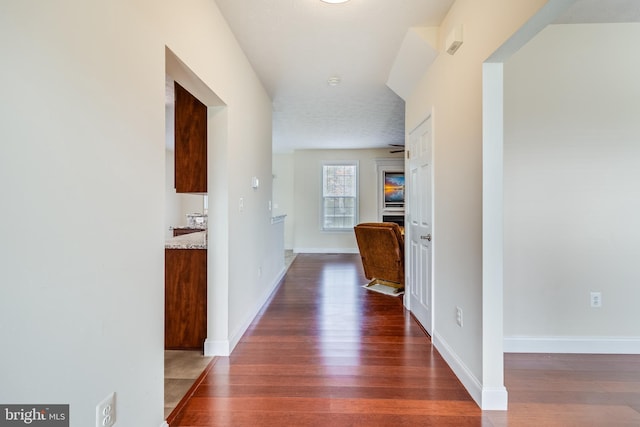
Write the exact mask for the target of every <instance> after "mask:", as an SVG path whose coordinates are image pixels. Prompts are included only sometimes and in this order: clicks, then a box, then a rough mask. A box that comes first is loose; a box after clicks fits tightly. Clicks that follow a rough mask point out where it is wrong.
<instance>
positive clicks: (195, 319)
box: [164, 249, 207, 350]
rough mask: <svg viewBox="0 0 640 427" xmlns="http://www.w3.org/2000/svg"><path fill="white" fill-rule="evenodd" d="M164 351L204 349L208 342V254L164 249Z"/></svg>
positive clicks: (196, 251)
mask: <svg viewBox="0 0 640 427" xmlns="http://www.w3.org/2000/svg"><path fill="white" fill-rule="evenodd" d="M164 253H165V257H164V263H165V264H164V265H165V302H164V306H165V309H164V310H165V312H164V347H165V349H167V350H179V349H182V350H189V349H203V347H204V341H205V339H206V338H207V250H206V249H165V251H164Z"/></svg>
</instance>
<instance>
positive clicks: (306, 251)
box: [293, 248, 360, 254]
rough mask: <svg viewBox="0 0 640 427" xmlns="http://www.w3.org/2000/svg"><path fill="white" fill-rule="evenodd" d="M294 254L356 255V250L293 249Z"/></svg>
mask: <svg viewBox="0 0 640 427" xmlns="http://www.w3.org/2000/svg"><path fill="white" fill-rule="evenodd" d="M293 252H294V253H296V254H357V253H360V251H359V250H358V248H293Z"/></svg>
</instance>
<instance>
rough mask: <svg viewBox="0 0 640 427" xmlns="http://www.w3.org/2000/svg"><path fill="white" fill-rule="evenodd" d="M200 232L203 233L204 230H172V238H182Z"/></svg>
mask: <svg viewBox="0 0 640 427" xmlns="http://www.w3.org/2000/svg"><path fill="white" fill-rule="evenodd" d="M200 231H205V229H204V228H174V229H173V237H176V236H183V235H185V234H191V233H198V232H200Z"/></svg>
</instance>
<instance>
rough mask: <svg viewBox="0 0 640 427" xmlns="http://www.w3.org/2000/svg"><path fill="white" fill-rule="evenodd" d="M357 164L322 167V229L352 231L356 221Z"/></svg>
mask: <svg viewBox="0 0 640 427" xmlns="http://www.w3.org/2000/svg"><path fill="white" fill-rule="evenodd" d="M357 177H358V164H357V163H353V162H352V163H325V164H323V165H322V229H323V230H349V231H351V230H353V227H354V226H355V225H356V223H357V220H358V182H357V181H358V180H357Z"/></svg>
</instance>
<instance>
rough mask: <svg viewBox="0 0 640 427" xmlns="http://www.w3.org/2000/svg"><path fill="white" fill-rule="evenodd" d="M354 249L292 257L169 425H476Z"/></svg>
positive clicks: (423, 341) (473, 412)
mask: <svg viewBox="0 0 640 427" xmlns="http://www.w3.org/2000/svg"><path fill="white" fill-rule="evenodd" d="M366 282H367V280H366V279H365V278H364V276H363V274H362V268H361V264H360V259H359V256H358V255H357V254H355V255H354V254H349V255H345V254H336V255H333V254H328V255H318V254H314V255H308V254H300V255H298V256H297V258H296V260H295V261H294V263H293V264H292V266H291V267H290V269H289V271H288V272H287V275H286V277H285V278H284V280H283V283H282V284H281V286H280V288H279V289H278V290H277V291H276V293H275V294H274V296H273V298H272V300H271V301H270V303H269V304H268V305H267V306H266V307H265V308H264V310H263V311H262V312H261V313H260V314H259V316H258V317H257V318H256V319H255V321H254V323H253V324H252V326H251V327H250V328H249V330H248V331H247V333H246V334H245V336H244V337H243V338H242V340H241V341H240V343H239V344H238V346H237V347H236V349H235V351H234V352H233V354H232V356H231V357H229V358H217V359H216V361H215V362H214V364H213V366H212V368H211V371H210V372H209V374H208V375H207V376H206V377H205V378H204V380H203V382H202V383H201V384H200V386H199V387H198V388H197V389H196V390H195V393H194V395H193V397H192V398H191V399H190V400H189V401H188V402H187V404H186V406H185V409H184V410H183V411H182V412H181V413H179V414H178V415H177V417H176V419H175V420H173V422H172V423H171V427H174V426H214V425H224V426H244V425H247V426H285V425H296V426H305V425H317V426H327V425H333V426H342V425H370V426H371V425H394V426H399V425H428V424H429V423H431V424H434V425H456V426H463V425H479V419H480V416H481V411H480V410H479V409H478V407H477V406H476V404H475V403H474V402H473V400H471V397H470V396H469V395H468V394H467V392H466V391H465V390H464V388H463V387H462V385H461V384H460V383H459V382H458V380H457V379H456V377H455V376H454V375H453V374H452V372H451V370H450V369H449V367H448V366H447V364H446V363H445V362H444V360H443V359H442V358H441V357H440V355H439V354H438V353H437V352H435V351H434V350H433V347H432V346H431V341H430V339H429V337H428V336H427V335H426V334H425V333H424V332H423V330H422V329H421V328H420V326H419V325H418V324H417V323H416V322H415V321H414V320H413V319H412V318H411V316H410V315H409V314H408V313H407V312H405V311H404V310H403V307H402V299H401V298H399V297H390V296H386V295H381V294H377V293H374V292H370V291H367V290H365V289H363V288H362V287H361V285H363V284H365V283H366Z"/></svg>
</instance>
